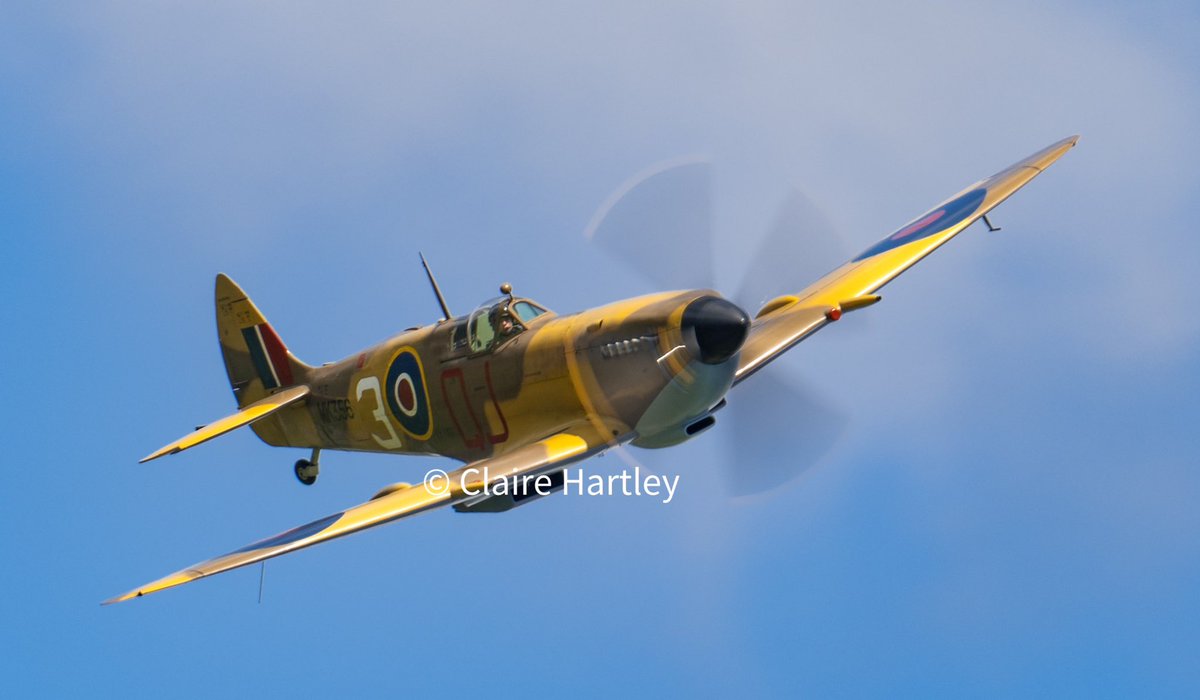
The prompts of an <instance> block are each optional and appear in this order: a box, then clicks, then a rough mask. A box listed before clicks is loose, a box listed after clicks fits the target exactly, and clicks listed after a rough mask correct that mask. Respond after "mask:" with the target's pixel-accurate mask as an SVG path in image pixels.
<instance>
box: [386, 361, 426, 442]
mask: <svg viewBox="0 0 1200 700" xmlns="http://www.w3.org/2000/svg"><path fill="white" fill-rule="evenodd" d="M386 393H387V403H388V408H390V409H391V410H392V416H393V417H394V418H395V419H396V420H397V421H399V422H400V427H402V428H404V430H405V432H407V433H408V434H410V435H412V436H413V437H415V438H420V439H424V438H427V437H429V434H430V433H432V432H433V422H432V419H431V418H430V416H429V391H428V390H427V389H426V388H425V371H424V369H422V367H421V358H420V357H417V353H416V352H415V351H413V349H412V348H402V349H401V350H400V352H398V353H396V356H395V357H393V358H392V363H391V364H390V365H388V373H387V392H386Z"/></svg>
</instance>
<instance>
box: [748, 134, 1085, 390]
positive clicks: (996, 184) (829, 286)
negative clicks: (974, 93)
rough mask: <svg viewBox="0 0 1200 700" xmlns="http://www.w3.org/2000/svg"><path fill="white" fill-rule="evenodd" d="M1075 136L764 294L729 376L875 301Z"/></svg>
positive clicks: (1025, 180) (1041, 168)
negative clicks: (795, 283) (807, 279)
mask: <svg viewBox="0 0 1200 700" xmlns="http://www.w3.org/2000/svg"><path fill="white" fill-rule="evenodd" d="M1078 139H1079V137H1078V136H1072V137H1070V138H1066V139H1063V140H1062V141H1059V142H1058V143H1055V144H1053V145H1051V146H1048V147H1047V148H1044V149H1042V150H1041V151H1038V152H1037V153H1034V154H1033V155H1031V156H1029V157H1028V158H1025V159H1024V160H1022V161H1020V162H1018V163H1015V164H1013V165H1012V166H1010V167H1008V168H1005V169H1004V170H1002V171H1000V172H999V173H996V174H995V175H993V176H991V177H989V178H987V179H986V180H981V181H980V182H977V183H975V184H973V185H971V186H970V187H967V188H966V189H964V190H962V191H961V192H959V193H958V194H956V195H954V196H953V197H950V198H949V199H947V200H946V201H944V202H942V203H941V204H939V205H938V206H936V207H934V208H933V209H931V210H929V211H928V212H925V213H924V214H922V215H921V216H918V217H917V218H916V219H913V220H912V221H911V222H909V223H908V224H906V225H905V226H903V227H901V228H900V229H899V230H897V231H896V232H895V233H893V234H892V235H890V236H888V237H887V238H884V239H883V240H881V241H879V242H878V243H876V244H875V245H873V246H871V247H870V248H868V249H867V250H865V251H863V252H862V253H861V254H860V255H858V256H857V257H855V258H854V259H853V260H850V261H849V262H847V263H846V264H844V265H842V266H841V267H839V268H837V269H836V270H834V271H833V272H830V273H829V274H827V275H825V276H824V277H822V278H821V279H819V280H817V281H816V282H815V283H813V284H811V285H809V286H808V287H807V288H806V289H804V290H803V291H801V292H799V293H797V294H794V295H787V296H783V297H779V298H778V299H774V300H772V301H770V302H768V303H767V304H766V305H765V306H764V307H763V308H762V309H761V310H760V311H759V312H758V314H757V316H756V317H755V319H754V322H753V323H752V324H751V326H750V335H749V337H748V338H747V340H746V343H745V345H743V346H742V351H741V360H740V361H739V363H738V369H737V375H736V379H735V383H736V382H740V381H742V380H743V379H745V378H746V377H749V376H750V375H751V374H753V373H754V372H756V371H757V370H759V369H761V368H762V367H764V366H766V365H767V363H769V362H771V360H773V359H775V358H776V357H778V356H779V355H781V354H783V353H784V352H786V351H787V350H788V349H789V348H791V347H792V346H794V345H795V344H796V343H798V342H800V341H801V340H803V339H804V338H806V337H808V336H809V335H811V334H812V333H814V332H816V331H817V330H819V329H820V328H822V327H823V326H824V325H825V324H827V323H829V322H831V321H836V320H837V319H839V318H841V316H842V314H843V313H844V312H847V311H853V310H855V309H859V308H863V307H866V306H869V305H871V304H873V303H875V302H876V301H879V297H878V296H877V295H875V292H876V291H878V290H879V289H880V288H881V287H883V286H884V285H885V284H887V283H888V282H890V281H892V280H893V279H895V278H896V277H897V276H898V275H900V273H902V272H904V271H905V270H907V269H908V268H910V267H912V266H913V265H915V264H916V263H918V262H920V260H921V259H922V258H924V257H925V256H926V255H929V254H930V253H932V252H933V251H934V250H936V249H937V248H938V247H939V246H941V245H942V244H944V243H946V242H947V241H949V240H950V239H951V238H953V237H954V236H956V235H957V234H958V233H959V232H961V231H962V230H963V229H965V228H967V227H968V226H970V225H971V224H972V223H974V222H975V221H976V220H977V219H979V218H980V217H982V216H984V215H986V214H987V213H988V212H989V211H991V210H992V209H993V208H994V207H996V206H997V205H999V204H1000V203H1001V202H1003V201H1004V200H1006V199H1008V198H1009V196H1011V195H1012V194H1013V193H1014V192H1016V191H1017V190H1019V189H1020V188H1021V187H1023V186H1024V185H1025V184H1026V183H1028V182H1029V181H1030V180H1032V179H1033V178H1034V177H1036V176H1037V175H1039V174H1040V173H1041V172H1042V171H1044V170H1045V169H1046V168H1047V167H1049V166H1050V164H1052V163H1053V162H1054V161H1056V160H1058V159H1059V158H1060V157H1062V155H1063V154H1064V153H1066V152H1067V151H1069V150H1070V149H1071V147H1072V146H1074V145H1075V143H1076V141H1078Z"/></svg>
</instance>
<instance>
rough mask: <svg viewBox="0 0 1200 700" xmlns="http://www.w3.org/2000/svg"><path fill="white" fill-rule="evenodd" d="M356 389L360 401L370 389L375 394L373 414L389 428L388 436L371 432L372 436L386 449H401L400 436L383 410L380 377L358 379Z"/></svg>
mask: <svg viewBox="0 0 1200 700" xmlns="http://www.w3.org/2000/svg"><path fill="white" fill-rule="evenodd" d="M356 391H357V398H358V400H359V401H362V397H363V394H365V393H366V392H368V391H369V392H371V393H372V394H374V396H375V410H374V411H372V413H371V415H373V416H375V420H377V421H379V422H380V423H382V424H383V427H384V428H385V429H386V430H387V434H388V436H387V438H381V437H379V436H378V435H376V434H375V433H371V437H372V438H374V439H375V442H377V443H379V446H380V447H382V448H384V449H385V450H398V449H400V447H401V446H402V445H401V444H400V438H399V437H397V436H396V431H395V430H394V429H392V424H391V423H390V422H388V419H387V415H386V414H384V412H383V402H382V401H381V400H380V397H379V377H363V378H362V379H360V380H358V387H357V389H356Z"/></svg>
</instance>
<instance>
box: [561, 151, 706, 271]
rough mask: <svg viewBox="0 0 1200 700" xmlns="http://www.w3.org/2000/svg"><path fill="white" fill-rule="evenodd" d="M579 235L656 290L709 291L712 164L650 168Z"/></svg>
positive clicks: (675, 163) (622, 189)
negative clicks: (638, 275)
mask: <svg viewBox="0 0 1200 700" xmlns="http://www.w3.org/2000/svg"><path fill="white" fill-rule="evenodd" d="M584 236H585V237H586V238H588V239H589V240H591V241H592V242H594V243H596V244H597V245H599V246H600V248H602V249H603V250H605V251H606V252H607V253H609V254H611V255H612V256H613V257H614V258H616V259H617V260H620V261H621V262H622V263H624V264H625V265H627V266H628V267H630V268H632V269H633V270H634V271H635V272H638V273H639V274H641V275H642V277H644V278H645V279H646V280H648V281H650V282H652V283H653V284H654V285H655V287H656V288H657V289H656V291H667V290H672V289H698V288H705V287H707V288H711V287H712V286H713V284H714V273H713V224H712V165H711V164H710V163H708V162H707V161H704V160H700V159H695V158H692V159H679V160H673V161H668V162H665V163H660V164H658V165H654V166H651V167H650V168H648V169H646V170H645V171H643V172H641V173H639V174H637V175H635V176H633V177H632V178H630V179H629V180H627V181H626V182H625V183H624V184H622V185H621V186H620V187H619V188H617V190H616V191H615V192H613V193H612V194H611V195H610V196H609V198H608V200H607V201H605V203H604V204H603V205H601V206H600V209H599V210H598V211H597V212H596V213H595V215H593V216H592V221H591V223H589V224H588V227H587V230H586V231H585V232H584Z"/></svg>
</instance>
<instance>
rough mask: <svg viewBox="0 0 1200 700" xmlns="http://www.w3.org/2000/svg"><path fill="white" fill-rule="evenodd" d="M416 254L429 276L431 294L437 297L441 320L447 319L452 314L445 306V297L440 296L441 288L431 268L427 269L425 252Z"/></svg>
mask: <svg viewBox="0 0 1200 700" xmlns="http://www.w3.org/2000/svg"><path fill="white" fill-rule="evenodd" d="M417 255H420V256H421V265H422V266H423V267H424V268H425V275H426V276H427V277H429V286H431V287H433V295H434V296H436V297H437V300H438V304H439V305H440V306H441V307H442V316H443V318H442V320H443V321H449V320H450V319H451V318H453V317H454V314H452V313H450V307H449V306H446V297H444V296H442V288H441V287H439V286H438V283H437V280H436V279H434V278H433V270H430V269H429V263H428V262H426V261H425V254H424V253H421V252H418V253H417Z"/></svg>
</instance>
